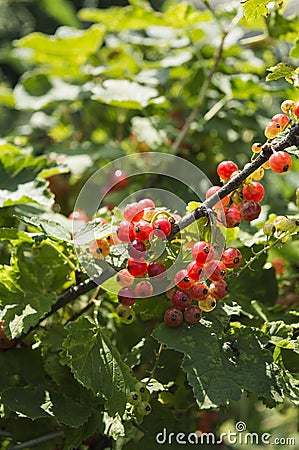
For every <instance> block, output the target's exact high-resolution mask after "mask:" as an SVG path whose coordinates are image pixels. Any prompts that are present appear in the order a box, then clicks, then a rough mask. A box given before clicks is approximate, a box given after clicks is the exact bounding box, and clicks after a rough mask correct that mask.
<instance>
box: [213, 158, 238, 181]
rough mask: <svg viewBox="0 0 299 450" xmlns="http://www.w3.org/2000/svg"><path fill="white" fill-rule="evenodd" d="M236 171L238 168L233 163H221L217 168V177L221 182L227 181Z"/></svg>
mask: <svg viewBox="0 0 299 450" xmlns="http://www.w3.org/2000/svg"><path fill="white" fill-rule="evenodd" d="M237 170H239V167H238V166H237V164H236V163H234V162H233V161H222V162H221V163H220V164H218V167H217V173H218V176H219V178H220V179H221V180H223V181H228V180H229V179H230V177H231V176H232V174H233V173H234V172H236V171H237Z"/></svg>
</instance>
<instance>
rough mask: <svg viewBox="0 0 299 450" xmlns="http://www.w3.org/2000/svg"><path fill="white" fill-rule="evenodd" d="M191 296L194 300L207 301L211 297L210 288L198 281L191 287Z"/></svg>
mask: <svg viewBox="0 0 299 450" xmlns="http://www.w3.org/2000/svg"><path fill="white" fill-rule="evenodd" d="M190 295H191V298H192V299H193V300H205V299H206V298H207V296H208V295H209V288H208V286H207V285H206V284H205V283H200V282H199V281H197V282H196V283H194V284H193V286H191V289H190Z"/></svg>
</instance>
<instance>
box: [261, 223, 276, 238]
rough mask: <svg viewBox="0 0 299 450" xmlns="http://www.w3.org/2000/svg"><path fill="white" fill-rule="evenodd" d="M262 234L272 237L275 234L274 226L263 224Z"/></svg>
mask: <svg viewBox="0 0 299 450" xmlns="http://www.w3.org/2000/svg"><path fill="white" fill-rule="evenodd" d="M263 232H264V234H265V235H266V236H273V234H274V233H275V226H274V225H273V223H265V225H264V227H263Z"/></svg>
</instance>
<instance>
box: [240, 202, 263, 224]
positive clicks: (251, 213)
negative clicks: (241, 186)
mask: <svg viewBox="0 0 299 450" xmlns="http://www.w3.org/2000/svg"><path fill="white" fill-rule="evenodd" d="M261 209H262V208H261V205H260V204H259V203H258V202H256V201H255V200H248V201H247V202H244V203H242V204H241V205H240V214H241V217H242V219H244V220H245V221H246V222H251V221H252V220H254V219H257V218H258V216H259V215H260V213H261Z"/></svg>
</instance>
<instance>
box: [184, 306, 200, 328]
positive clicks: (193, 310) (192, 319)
mask: <svg viewBox="0 0 299 450" xmlns="http://www.w3.org/2000/svg"><path fill="white" fill-rule="evenodd" d="M184 319H185V321H186V322H188V323H191V324H194V323H198V322H199V321H200V319H201V310H200V309H199V307H198V306H195V305H190V306H188V307H187V308H186V309H185V311H184Z"/></svg>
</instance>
